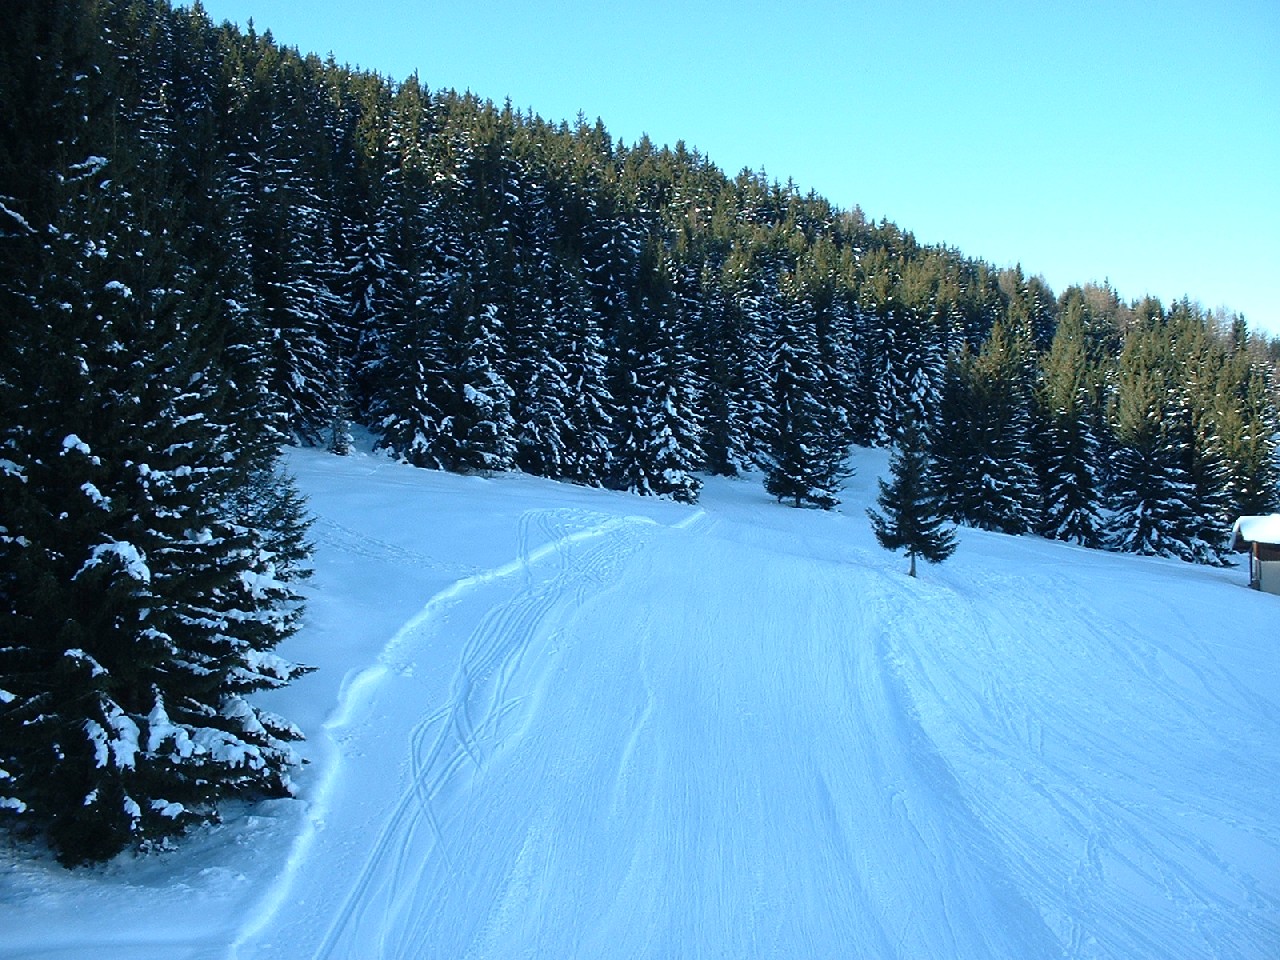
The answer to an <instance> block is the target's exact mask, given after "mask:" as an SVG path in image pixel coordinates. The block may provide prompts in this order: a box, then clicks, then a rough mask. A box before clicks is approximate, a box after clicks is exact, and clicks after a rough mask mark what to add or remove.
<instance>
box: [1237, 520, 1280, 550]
mask: <svg viewBox="0 0 1280 960" xmlns="http://www.w3.org/2000/svg"><path fill="white" fill-rule="evenodd" d="M1246 543H1276V544H1280V513H1272V514H1269V515H1267V516H1264V517H1241V518H1240V519H1239V520H1237V521H1236V523H1235V526H1234V527H1232V528H1231V546H1232V547H1233V548H1235V549H1237V550H1239V549H1242V548H1243V545H1244V544H1246Z"/></svg>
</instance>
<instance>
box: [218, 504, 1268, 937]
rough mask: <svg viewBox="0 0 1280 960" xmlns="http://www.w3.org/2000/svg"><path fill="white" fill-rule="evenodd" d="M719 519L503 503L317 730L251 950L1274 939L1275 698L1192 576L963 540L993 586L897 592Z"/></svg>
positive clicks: (842, 555)
mask: <svg viewBox="0 0 1280 960" xmlns="http://www.w3.org/2000/svg"><path fill="white" fill-rule="evenodd" d="M731 492H732V493H733V494H734V495H735V496H738V497H739V499H741V496H740V493H741V488H740V487H739V488H732V489H731ZM746 499H747V500H750V499H751V498H746ZM718 506H719V508H718V509H717V508H712V509H711V510H710V512H709V513H708V514H707V515H706V516H702V515H699V514H689V515H688V517H687V520H686V521H685V522H684V523H680V524H678V523H676V522H674V521H673V520H672V519H671V518H667V519H666V520H664V521H663V522H654V521H652V520H646V519H643V518H637V517H631V518H628V517H625V516H621V517H619V516H614V517H612V518H609V517H608V516H607V515H606V514H601V515H597V516H592V515H590V514H583V513H581V512H579V513H574V512H573V511H566V510H563V509H554V508H539V509H533V510H529V511H526V512H525V513H524V514H522V515H521V516H520V518H519V522H518V524H517V525H516V528H517V529H518V531H519V535H518V537H517V543H518V551H517V556H516V558H515V559H514V560H513V561H510V562H508V563H506V564H502V565H499V566H497V567H494V568H492V569H490V570H488V571H483V572H480V573H477V574H474V575H472V576H470V577H467V578H464V579H463V580H461V581H459V582H458V584H456V585H455V586H454V587H452V588H449V589H447V590H445V591H443V592H442V593H441V594H440V595H438V596H437V597H436V598H435V599H433V600H432V602H431V603H429V604H428V605H427V607H426V608H425V609H424V610H423V611H422V613H420V614H419V615H418V616H417V617H416V618H414V619H413V620H412V621H411V622H410V624H409V625H408V626H407V627H406V628H405V629H403V630H402V631H401V632H400V634H399V635H398V637H397V638H396V640H395V641H394V642H393V643H392V644H391V645H390V646H389V648H388V649H389V651H391V653H390V654H389V660H388V659H387V657H384V660H386V661H387V662H385V663H384V664H383V666H382V667H381V668H380V669H382V670H384V671H385V676H382V675H381V674H380V675H379V676H380V680H379V687H378V691H377V696H376V698H375V697H371V698H369V702H368V703H367V704H362V706H361V709H360V710H357V711H354V712H352V711H347V715H346V716H344V717H343V718H342V719H341V722H340V723H338V724H336V725H335V729H334V730H333V731H332V732H333V734H334V735H335V736H337V737H338V739H339V741H340V742H341V743H342V745H343V750H344V752H345V753H346V758H345V759H344V761H343V763H344V765H345V766H344V772H343V774H342V777H341V781H342V783H343V784H344V786H343V789H344V790H345V791H346V797H345V798H339V799H337V800H336V801H335V804H334V806H335V809H346V810H348V811H351V810H358V811H359V815H357V816H352V815H351V813H350V812H348V813H347V814H346V815H345V816H344V817H343V821H342V824H343V826H342V832H341V834H339V835H337V836H332V837H324V836H323V834H324V833H325V832H327V831H322V841H323V842H321V843H319V844H318V845H317V849H316V851H315V854H314V857H313V858H312V860H313V862H310V863H306V864H303V865H302V867H301V876H300V881H299V889H298V890H297V891H295V893H294V896H295V901H294V902H293V904H292V906H291V907H290V908H288V909H285V910H283V911H281V912H280V913H279V915H278V916H277V917H276V918H275V919H274V920H273V921H272V922H271V923H270V924H269V925H267V929H266V930H265V931H264V933H263V935H262V936H261V937H258V936H255V937H252V938H248V939H246V941H245V942H244V943H242V944H241V945H240V950H239V953H238V955H239V956H241V957H243V958H244V960H254V958H259V957H261V958H277V957H278V958H284V957H308V958H314V960H356V958H375V957H377V958H384V957H385V958H404V960H408V958H431V957H441V958H446V957H448V958H452V957H469V958H483V957H494V958H505V957H520V956H530V957H544V956H555V957H566V958H573V957H582V958H588V957H633V956H634V957H686V956H699V957H726V958H727V957H795V956H859V957H880V958H913V957H956V958H989V957H990V958H999V957H1007V958H1036V957H1061V956H1068V957H1080V958H1085V957H1090V958H1092V957H1109V958H1143V957H1149V958H1153V960H1154V958H1162V960H1163V958H1166V957H1169V956H1172V955H1177V956H1180V957H1206V958H1207V957H1218V956H1231V957H1254V956H1256V957H1266V956H1270V955H1271V953H1272V951H1271V949H1270V947H1271V945H1272V944H1275V943H1280V937H1278V935H1277V930H1278V929H1280V927H1278V925H1277V915H1278V914H1280V910H1278V909H1277V899H1276V893H1277V889H1278V886H1280V885H1278V884H1277V875H1276V867H1275V866H1274V864H1275V863H1276V860H1275V859H1274V858H1275V857H1276V856H1277V855H1280V843H1277V829H1276V819H1277V817H1276V813H1275V810H1276V807H1275V806H1273V805H1272V804H1273V802H1274V801H1277V800H1280V796H1277V791H1276V789H1275V787H1274V784H1273V779H1272V778H1271V777H1270V776H1269V774H1268V770H1269V769H1273V766H1272V765H1273V764H1274V762H1275V758H1276V748H1275V746H1274V743H1273V742H1272V743H1267V742H1265V741H1263V742H1261V743H1259V742H1256V741H1253V740H1252V739H1251V738H1250V739H1246V740H1240V739H1238V738H1239V735H1240V734H1241V733H1247V732H1250V725H1251V724H1252V725H1256V726H1257V729H1256V730H1255V731H1252V732H1255V733H1257V734H1258V735H1263V734H1265V732H1266V731H1267V730H1270V731H1272V732H1274V731H1276V730H1277V729H1280V710H1278V709H1277V703H1276V697H1275V688H1274V684H1269V685H1265V686H1264V687H1263V688H1261V689H1254V688H1252V687H1250V685H1249V681H1248V680H1245V679H1242V678H1241V676H1240V671H1239V664H1238V663H1236V662H1234V661H1231V660H1230V659H1228V660H1227V661H1226V662H1225V663H1218V662H1217V661H1218V660H1219V659H1220V658H1219V657H1218V654H1219V653H1220V651H1219V650H1217V649H1215V648H1214V645H1213V644H1212V643H1205V642H1204V641H1202V640H1201V639H1200V638H1199V637H1198V636H1197V628H1196V627H1193V626H1191V625H1189V624H1188V623H1187V622H1181V623H1180V621H1179V618H1180V616H1182V615H1180V614H1179V613H1178V612H1177V610H1178V608H1177V607H1176V606H1173V605H1170V604H1169V603H1168V602H1167V600H1165V599H1163V598H1165V597H1167V593H1166V592H1162V591H1167V590H1168V587H1167V584H1165V583H1164V578H1167V576H1168V574H1169V571H1170V570H1171V569H1172V570H1175V571H1176V570H1185V569H1190V568H1185V567H1182V566H1181V565H1176V566H1171V565H1168V564H1156V565H1154V566H1153V567H1152V575H1153V576H1154V578H1155V582H1154V585H1152V586H1150V587H1146V586H1144V583H1145V581H1144V578H1143V576H1142V573H1143V570H1144V569H1145V568H1144V567H1142V565H1141V564H1140V563H1139V564H1138V565H1137V567H1136V568H1135V565H1134V561H1133V560H1132V558H1107V557H1102V558H1099V557H1098V555H1096V554H1086V553H1084V552H1082V551H1075V552H1074V553H1073V552H1070V551H1068V556H1069V558H1072V559H1074V558H1079V559H1080V561H1081V562H1080V563H1079V564H1077V565H1075V566H1072V565H1071V564H1066V565H1064V566H1062V567H1059V568H1056V569H1055V568H1052V567H1050V568H1045V567H1044V566H1043V565H1042V566H1041V567H1040V568H1038V572H1035V573H1033V574H1032V575H1030V576H1026V575H1021V574H1019V575H1014V574H1013V573H1011V572H1009V571H1011V570H1016V569H1019V560H1020V558H1019V557H1017V554H1018V551H1019V549H1020V547H1021V545H1015V546H1014V547H1010V546H1009V545H1008V543H1007V542H1006V539H1007V538H1000V539H999V540H998V541H997V540H995V539H994V538H990V537H985V536H982V535H971V539H972V540H973V541H975V542H976V543H975V545H976V546H977V547H978V548H979V551H980V550H981V549H984V548H988V547H990V546H991V545H992V544H995V545H997V546H998V548H999V549H998V550H997V553H996V555H995V558H994V561H993V562H989V563H985V565H984V563H983V561H984V560H989V559H991V558H983V557H981V556H979V557H977V558H976V559H977V560H978V561H979V564H978V567H977V569H978V570H980V571H985V572H984V573H981V574H978V575H975V572H974V571H973V570H969V571H965V570H964V569H963V565H962V564H957V565H955V566H949V567H944V568H940V569H938V570H935V569H934V568H928V571H929V575H930V576H929V578H928V579H925V580H923V581H912V580H909V579H908V578H906V577H904V576H902V574H901V571H900V569H899V566H900V565H899V564H898V563H897V562H896V561H894V560H893V558H889V557H888V556H887V555H885V554H882V553H879V552H878V551H874V550H871V549H868V548H867V546H866V545H865V542H866V538H865V536H858V535H851V534H853V533H854V531H855V529H857V528H855V527H853V525H852V524H850V523H849V521H848V520H846V519H845V518H841V517H833V516H830V515H822V514H816V513H805V512H796V511H790V510H784V509H781V508H775V512H773V513H767V512H764V510H762V509H760V508H758V507H755V506H754V505H752V507H751V508H750V509H742V504H741V503H739V502H738V500H735V499H733V498H732V497H730V498H728V500H727V502H725V503H723V504H720V505H718ZM535 545H536V546H535ZM1045 547H1046V545H1044V544H1038V543H1029V544H1028V545H1027V549H1028V550H1029V551H1031V553H1035V551H1037V550H1038V551H1041V552H1043V551H1044V550H1045ZM1059 549H1065V548H1059ZM1011 554H1012V558H1011V559H1010V555H1011ZM1113 561H1114V562H1117V563H1119V564H1121V565H1120V566H1117V567H1115V569H1116V570H1121V569H1123V570H1125V571H1126V572H1128V574H1129V576H1130V578H1131V580H1132V585H1133V590H1132V592H1125V593H1120V592H1117V591H1115V590H1110V589H1100V586H1101V584H1102V583H1103V582H1104V581H1105V579H1106V578H1109V577H1110V576H1112V573H1113V571H1112V570H1111V569H1110V568H1109V566H1108V564H1109V563H1110V562H1113ZM1126 564H1127V565H1126ZM1099 566H1101V567H1102V568H1103V571H1102V573H1101V575H1100V574H1099ZM1046 569H1047V570H1048V571H1049V572H1045V571H1046ZM1135 569H1136V572H1137V576H1134V571H1135ZM1210 586H1213V585H1212V584H1211V585H1210ZM1144 589H1147V590H1149V591H1151V592H1150V593H1149V595H1145V598H1146V601H1147V602H1146V603H1145V604H1143V605H1142V606H1141V607H1140V608H1137V609H1141V611H1142V612H1141V613H1139V612H1137V609H1135V608H1134V607H1133V605H1132V604H1133V601H1134V598H1135V597H1136V598H1138V599H1139V601H1141V600H1142V599H1143V598H1144V594H1143V590H1144ZM1245 597H1247V598H1248V599H1253V598H1252V597H1249V596H1248V595H1246V594H1242V598H1245ZM1046 608H1048V609H1050V610H1051V611H1052V612H1051V614H1050V615H1048V616H1046ZM1152 637H1155V638H1158V640H1157V641H1152V640H1151V639H1150V638H1152ZM449 638H454V639H452V640H450V639H449ZM459 641H460V642H459ZM451 645H452V646H451ZM448 649H458V650H459V654H458V657H457V660H456V662H454V663H453V665H452V667H451V668H450V671H449V672H450V675H451V680H450V681H449V683H448V685H447V692H443V688H440V685H439V684H437V688H438V689H439V690H440V691H441V692H439V693H437V695H436V696H434V697H433V696H431V695H428V693H427V691H426V690H425V688H423V687H422V686H421V683H422V681H421V680H420V677H421V675H422V673H423V672H424V667H425V666H426V665H428V664H431V663H433V662H437V661H438V658H439V653H440V651H443V650H448ZM1270 662H1271V663H1273V664H1274V663H1275V658H1274V657H1273V658H1272V660H1271V661H1270ZM356 714H360V715H356ZM1135 725H1137V726H1135ZM390 730H400V731H402V735H401V737H400V741H399V743H398V745H397V746H396V749H397V750H398V751H399V753H398V755H399V757H400V761H401V763H400V768H399V774H398V777H396V778H395V779H394V780H393V779H391V778H388V777H387V775H386V771H388V770H389V769H391V767H390V765H389V764H388V759H387V758H386V757H385V756H383V755H382V753H383V752H385V750H386V749H387V748H388V747H389V746H390V745H391V743H392V738H391V737H390V736H389V731H390ZM1224 730H1226V731H1231V733H1230V734H1229V735H1227V736H1223V731H1224ZM364 740H367V741H368V742H369V744H370V745H369V746H368V747H367V748H366V747H362V746H361V743H362V741H364ZM1259 747H1261V748H1262V749H1261V750H1259ZM1206 762H1209V763H1210V764H1211V767H1210V769H1209V770H1206V769H1203V767H1204V765H1205V764H1206ZM366 767H367V769H362V768H366ZM1219 781H1220V782H1219ZM1230 784H1243V785H1246V786H1247V787H1248V792H1247V795H1246V797H1245V798H1244V799H1237V798H1235V797H1232V796H1230V795H1229V793H1228V795H1225V796H1224V795H1222V793H1221V791H1222V790H1224V789H1225V787H1226V786H1227V785H1230ZM1205 791H1207V793H1206V792H1205ZM1224 814H1225V815H1224ZM1223 844H1225V846H1223Z"/></svg>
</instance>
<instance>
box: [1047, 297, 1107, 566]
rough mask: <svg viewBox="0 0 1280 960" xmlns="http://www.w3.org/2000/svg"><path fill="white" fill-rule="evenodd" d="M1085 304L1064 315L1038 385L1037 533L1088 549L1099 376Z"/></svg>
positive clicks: (1095, 521)
mask: <svg viewBox="0 0 1280 960" xmlns="http://www.w3.org/2000/svg"><path fill="white" fill-rule="evenodd" d="M1083 318H1084V304H1083V301H1075V302H1073V304H1072V305H1071V306H1069V307H1068V308H1067V309H1066V310H1065V311H1064V312H1063V314H1062V318H1061V320H1060V322H1059V324H1058V328H1057V331H1056V332H1055V334H1054V338H1053V343H1052V345H1051V347H1050V349H1049V352H1048V354H1046V356H1045V357H1044V361H1043V364H1042V368H1041V376H1040V380H1039V383H1038V386H1037V392H1036V397H1037V416H1036V422H1037V426H1038V429H1037V430H1036V432H1035V442H1034V447H1035V453H1036V463H1037V468H1038V469H1037V474H1038V477H1039V484H1040V500H1041V510H1040V517H1039V521H1038V523H1037V524H1036V528H1037V530H1038V531H1039V532H1040V533H1041V534H1043V535H1044V536H1046V537H1050V538H1052V539H1056V540H1066V541H1068V542H1071V543H1078V544H1080V545H1082V546H1086V547H1097V546H1100V545H1101V543H1102V513H1101V502H1102V489H1101V487H1102V477H1101V471H1100V469H1099V458H1100V450H1101V446H1100V444H1099V443H1098V439H1097V435H1096V433H1095V431H1094V423H1095V422H1096V418H1095V415H1094V410H1095V408H1096V407H1097V405H1098V403H1099V396H1098V394H1099V391H1100V382H1099V381H1100V374H1099V373H1098V372H1097V371H1096V367H1095V366H1094V365H1093V364H1092V362H1091V360H1090V357H1089V355H1088V344H1087V342H1086V332H1085V325H1084V322H1083Z"/></svg>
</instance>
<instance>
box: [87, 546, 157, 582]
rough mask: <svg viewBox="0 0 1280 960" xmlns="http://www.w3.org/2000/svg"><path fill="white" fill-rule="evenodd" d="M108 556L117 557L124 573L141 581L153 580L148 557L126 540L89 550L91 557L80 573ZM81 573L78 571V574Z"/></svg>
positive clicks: (102, 561)
mask: <svg viewBox="0 0 1280 960" xmlns="http://www.w3.org/2000/svg"><path fill="white" fill-rule="evenodd" d="M107 557H115V558H116V560H117V561H118V562H119V564H120V567H121V569H122V570H123V572H124V574H125V575H126V576H128V577H130V578H131V579H133V580H137V581H139V582H141V583H150V582H151V568H150V567H149V566H147V558H146V557H145V556H144V555H143V553H142V551H141V550H139V549H138V548H137V547H136V546H135V545H134V544H132V543H129V542H128V541H126V540H119V541H113V542H111V543H100V544H98V545H97V546H96V547H94V548H93V549H92V550H90V551H89V559H88V560H86V561H85V563H84V566H83V567H81V568H80V573H84V571H86V570H89V569H91V568H92V567H96V566H98V565H99V564H101V563H104V562H105V559H106V558H107ZM79 575H80V574H79V573H77V574H76V576H79Z"/></svg>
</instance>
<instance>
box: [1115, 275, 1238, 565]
mask: <svg viewBox="0 0 1280 960" xmlns="http://www.w3.org/2000/svg"><path fill="white" fill-rule="evenodd" d="M1183 319H1185V318H1183ZM1192 333H1193V331H1191V330H1189V329H1187V328H1186V326H1185V324H1184V323H1183V322H1182V320H1180V319H1178V318H1174V319H1173V321H1172V322H1171V319H1170V317H1168V316H1166V315H1165V313H1164V310H1163V308H1162V307H1161V305H1160V304H1159V303H1158V302H1157V301H1154V300H1147V301H1144V302H1143V303H1142V304H1141V305H1140V307H1139V311H1138V318H1137V320H1136V322H1135V323H1134V324H1133V325H1132V326H1131V327H1130V329H1129V330H1128V331H1127V333H1126V335H1125V343H1124V349H1123V351H1122V352H1121V355H1120V358H1119V361H1118V365H1117V374H1116V385H1115V398H1114V402H1113V403H1114V407H1113V413H1112V420H1113V431H1114V434H1115V441H1116V444H1115V449H1114V452H1113V453H1112V456H1111V463H1110V468H1111V470H1110V476H1109V483H1108V489H1109V493H1110V505H1111V511H1112V512H1111V515H1110V517H1109V518H1108V522H1107V533H1108V543H1109V545H1110V546H1111V547H1112V548H1113V549H1117V550H1124V551H1128V552H1132V553H1140V554H1146V555H1151V556H1162V557H1174V558H1178V559H1181V560H1187V561H1190V562H1196V563H1222V562H1224V561H1225V552H1224V551H1225V539H1226V532H1227V531H1226V520H1225V511H1226V507H1227V500H1226V483H1227V477H1226V474H1225V471H1223V470H1222V467H1221V462H1220V461H1219V460H1218V459H1217V457H1216V455H1215V454H1214V452H1213V450H1212V449H1211V447H1210V446H1208V445H1207V444H1205V442H1204V441H1203V440H1201V439H1199V438H1198V436H1197V434H1198V431H1197V426H1196V413H1195V410H1194V405H1193V403H1192V402H1191V391H1192V383H1191V381H1192V379H1193V378H1195V377H1198V376H1199V373H1200V371H1198V370H1197V369H1195V368H1196V366H1197V363H1196V360H1195V358H1194V357H1193V356H1192V353H1191V351H1192V345H1193V343H1194V342H1195V341H1196V339H1197V338H1196V337H1195V336H1193V335H1192ZM1175 334H1176V335H1175Z"/></svg>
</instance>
